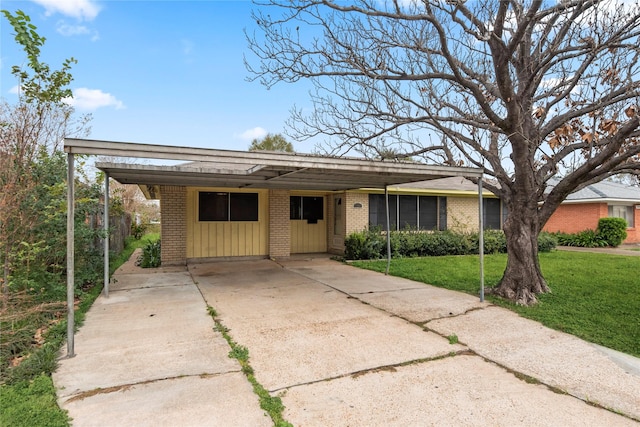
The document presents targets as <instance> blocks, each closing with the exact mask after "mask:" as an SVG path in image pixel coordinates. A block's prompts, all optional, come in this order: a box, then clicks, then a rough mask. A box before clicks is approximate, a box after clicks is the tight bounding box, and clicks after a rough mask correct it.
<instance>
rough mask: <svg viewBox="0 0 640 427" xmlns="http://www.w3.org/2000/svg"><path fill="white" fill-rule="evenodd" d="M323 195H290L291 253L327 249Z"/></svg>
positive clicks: (323, 250)
mask: <svg viewBox="0 0 640 427" xmlns="http://www.w3.org/2000/svg"><path fill="white" fill-rule="evenodd" d="M325 205H326V203H325V200H324V196H318V195H315V196H314V195H292V196H290V216H289V217H290V219H291V253H292V254H302V253H317V252H326V251H327V221H326V219H325V217H326V206H325Z"/></svg>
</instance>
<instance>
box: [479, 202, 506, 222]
mask: <svg viewBox="0 0 640 427" xmlns="http://www.w3.org/2000/svg"><path fill="white" fill-rule="evenodd" d="M500 204H501V203H500V199H482V220H483V223H484V229H485V230H500V229H501V228H502V227H500V225H501V224H500V219H501V218H502V215H501V212H500Z"/></svg>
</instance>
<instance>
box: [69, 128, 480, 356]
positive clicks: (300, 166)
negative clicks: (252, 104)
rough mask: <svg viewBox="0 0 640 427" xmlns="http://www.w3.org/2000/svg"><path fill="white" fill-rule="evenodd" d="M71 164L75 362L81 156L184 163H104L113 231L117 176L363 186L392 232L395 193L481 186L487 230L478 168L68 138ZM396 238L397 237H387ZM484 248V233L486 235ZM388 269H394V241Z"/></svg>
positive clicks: (144, 182)
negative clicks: (466, 181)
mask: <svg viewBox="0 0 640 427" xmlns="http://www.w3.org/2000/svg"><path fill="white" fill-rule="evenodd" d="M64 149H65V152H66V153H67V158H68V175H67V178H68V184H69V187H68V200H67V203H68V209H67V215H68V217H67V305H68V316H67V317H68V321H67V357H73V355H74V311H73V310H74V253H75V249H74V235H75V234H74V205H75V195H74V185H73V182H74V156H75V155H99V156H109V157H122V158H141V159H154V160H170V161H184V162H191V163H184V164H180V165H172V166H167V165H148V164H129V163H111V162H109V163H106V162H105V163H97V164H96V167H97V168H98V169H100V170H102V171H103V172H104V173H105V205H104V221H103V223H104V226H105V232H108V224H109V221H108V218H109V212H108V206H109V197H108V196H109V178H113V179H115V180H116V181H118V182H120V183H122V184H137V185H140V186H143V187H145V188H146V191H148V192H149V194H153V193H154V192H157V191H158V190H159V188H160V186H161V185H177V186H219V187H228V188H238V189H243V188H256V189H290V190H322V191H341V190H354V189H359V188H365V187H367V188H378V189H384V190H385V196H386V202H387V203H386V208H387V212H386V218H387V230H388V229H389V211H388V206H389V203H388V187H389V186H392V185H398V184H406V183H412V182H420V181H428V180H433V179H439V178H446V177H456V176H458V177H466V178H472V179H475V180H477V182H478V200H479V212H478V217H479V228H480V229H482V228H483V224H482V177H483V170H482V169H478V168H466V167H448V166H433V165H426V164H420V163H400V162H395V161H382V160H377V161H373V160H365V159H360V158H342V157H325V156H316V155H308V154H291V153H280V152H257V151H254V152H246V151H231V150H216V149H205V148H191V147H175V146H165V145H151V144H139V143H129V142H113V141H99V140H88V139H75V138H65V141H64ZM387 236H389V233H387ZM480 245H481V246H482V245H483V242H482V233H480ZM387 246H388V250H387V254H388V256H389V258H388V259H387V271H388V268H389V263H390V250H389V239H387ZM483 269H484V266H483V251H480V281H481V295H480V299H481V301H482V300H484V273H483ZM104 293H105V296H108V293H109V239H108V238H105V241H104Z"/></svg>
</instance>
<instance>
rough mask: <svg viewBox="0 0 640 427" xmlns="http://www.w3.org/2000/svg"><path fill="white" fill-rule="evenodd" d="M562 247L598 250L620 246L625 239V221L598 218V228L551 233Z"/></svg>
mask: <svg viewBox="0 0 640 427" xmlns="http://www.w3.org/2000/svg"><path fill="white" fill-rule="evenodd" d="M553 234H554V235H555V237H556V239H557V240H558V244H559V245H562V246H579V247H583V248H598V247H604V246H613V247H616V246H620V244H621V243H622V242H623V241H624V239H626V238H627V221H625V220H624V219H622V218H600V220H599V221H598V228H596V229H595V230H583V231H580V232H578V233H553Z"/></svg>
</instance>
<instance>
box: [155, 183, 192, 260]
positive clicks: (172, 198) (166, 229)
mask: <svg viewBox="0 0 640 427" xmlns="http://www.w3.org/2000/svg"><path fill="white" fill-rule="evenodd" d="M160 194H161V197H160V213H161V215H162V225H161V237H162V254H161V259H162V264H163V265H172V264H173V265H175V264H186V262H187V189H186V188H185V187H178V186H171V185H167V186H161V187H160Z"/></svg>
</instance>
